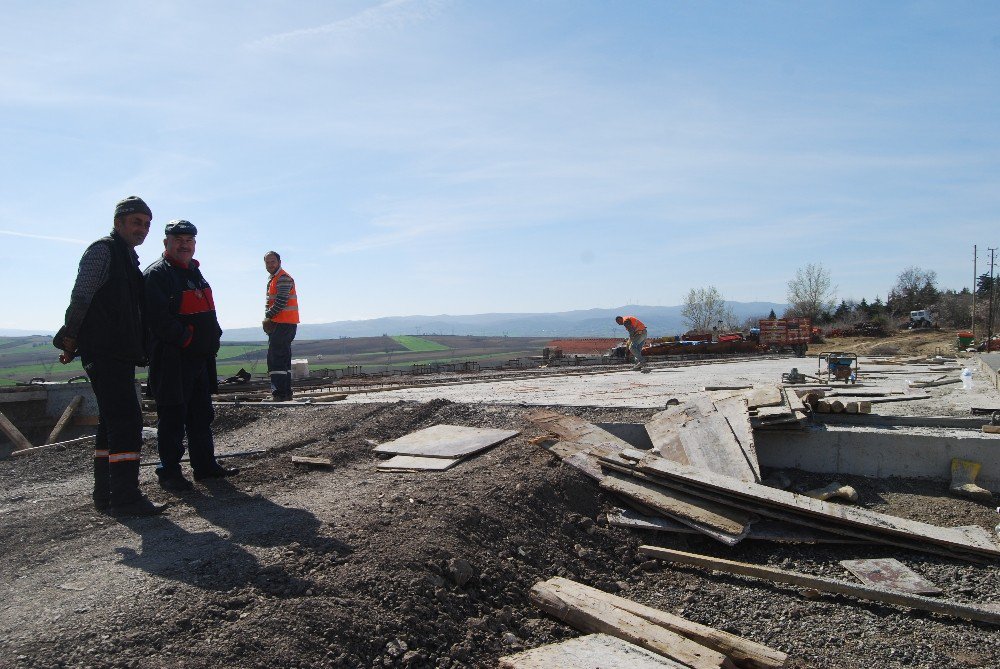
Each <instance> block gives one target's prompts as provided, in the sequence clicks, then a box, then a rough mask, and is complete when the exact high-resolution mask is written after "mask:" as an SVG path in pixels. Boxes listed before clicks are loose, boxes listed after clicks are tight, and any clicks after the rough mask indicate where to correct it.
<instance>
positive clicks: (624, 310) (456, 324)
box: [222, 302, 788, 341]
mask: <svg viewBox="0 0 1000 669" xmlns="http://www.w3.org/2000/svg"><path fill="white" fill-rule="evenodd" d="M726 305H727V306H728V307H730V308H731V309H732V310H733V314H734V315H735V316H736V320H737V322H740V321H743V320H745V319H746V318H750V317H763V316H767V314H768V312H769V311H771V309H774V311H775V313H777V314H779V315H780V314H781V313H782V312H783V311H784V310H785V309H786V308H787V306H788V305H786V304H777V303H774V302H726ZM681 309H683V307H682V306H680V305H678V306H674V307H651V306H644V305H639V304H634V305H626V306H622V307H615V308H613V309H582V310H577V311H562V312H555V313H536V314H531V313H525V314H518V313H506V314H470V315H465V316H449V315H447V314H441V315H438V316H390V317H386V318H373V319H370V320H363V321H335V322H333V323H305V324H301V325H299V329H298V334H297V335H296V339H298V340H303V339H337V338H339V337H378V336H381V335H383V334H388V335H398V334H411V335H420V334H440V335H479V336H494V337H496V336H503V335H506V336H508V337H617V336H619V335H621V333H622V332H623V330H622V327H621V326H620V325H618V324H617V323H615V316H618V315H625V316H627V315H633V316H635V317H637V318H638V319H639V320H641V321H642V322H644V323H645V324H646V327H648V328H649V333H650V336H654V337H660V336H665V335H673V334H681V333H682V332H684V331H685V330H687V328H686V327H685V325H684V319H683V317H682V316H681ZM222 339H223V340H224V341H262V340H264V339H265V336H264V333H263V332H262V331H261V330H260V328H236V329H233V330H227V331H226V332H225V333H224V334H223V335H222Z"/></svg>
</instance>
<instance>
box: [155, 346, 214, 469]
mask: <svg viewBox="0 0 1000 669" xmlns="http://www.w3.org/2000/svg"><path fill="white" fill-rule="evenodd" d="M180 365H181V369H180V370H178V371H179V372H180V377H181V398H182V403H181V404H168V405H161V404H160V402H159V400H157V403H156V414H157V418H158V419H157V422H156V441H157V449H158V451H159V454H160V466H159V467H157V471H156V473H157V475H159V476H161V477H165V478H170V477H175V476H180V475H181V458H182V457H184V436H185V435H187V446H188V451H190V453H191V469H193V470H194V471H195V473H198V472H208V471H210V470H211V469H212V468H213V467H215V466H216V463H215V441H214V440H213V438H212V421H214V420H215V409H213V408H212V394H211V385H210V379H209V378H208V374H209V368H208V361H206V360H182V361H181V363H180ZM175 373H176V372H175Z"/></svg>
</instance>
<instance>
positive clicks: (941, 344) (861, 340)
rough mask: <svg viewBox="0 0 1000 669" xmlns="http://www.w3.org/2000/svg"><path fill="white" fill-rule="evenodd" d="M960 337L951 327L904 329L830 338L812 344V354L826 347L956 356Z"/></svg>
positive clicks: (874, 352)
mask: <svg viewBox="0 0 1000 669" xmlns="http://www.w3.org/2000/svg"><path fill="white" fill-rule="evenodd" d="M957 339H958V337H957V336H956V334H955V333H954V332H952V331H950V330H901V331H899V332H897V333H896V334H894V335H892V336H890V337H843V338H840V339H834V338H827V339H826V341H824V342H823V343H822V344H810V345H809V353H810V355H813V354H818V353H820V352H822V351H841V352H844V353H857V354H858V355H903V356H917V355H919V356H933V355H944V356H954V355H956V354H957V353H958V351H957V350H956V346H955V344H956V340H957Z"/></svg>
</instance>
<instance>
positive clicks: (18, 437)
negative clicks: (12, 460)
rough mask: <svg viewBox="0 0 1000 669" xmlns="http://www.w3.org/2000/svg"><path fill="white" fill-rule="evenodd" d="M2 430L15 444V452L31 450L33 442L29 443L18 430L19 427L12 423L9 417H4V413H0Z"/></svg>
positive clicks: (0, 428)
mask: <svg viewBox="0 0 1000 669" xmlns="http://www.w3.org/2000/svg"><path fill="white" fill-rule="evenodd" d="M0 430H3V432H4V434H6V435H7V437H8V438H9V439H10V441H11V443H12V444H14V446H15V448H14V450H15V451H21V450H24V449H26V448H31V442H30V441H28V438H27V437H25V436H24V435H23V434H21V431H20V430H19V429H17V426H15V425H14V424H13V423H11V422H10V420H9V419H8V418H7V416H5V415H3V412H2V411H0Z"/></svg>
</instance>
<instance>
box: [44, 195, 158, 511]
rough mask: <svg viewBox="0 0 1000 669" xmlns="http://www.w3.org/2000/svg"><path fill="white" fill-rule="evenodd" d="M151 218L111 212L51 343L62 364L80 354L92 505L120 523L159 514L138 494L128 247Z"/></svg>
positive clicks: (128, 203)
mask: <svg viewBox="0 0 1000 669" xmlns="http://www.w3.org/2000/svg"><path fill="white" fill-rule="evenodd" d="M152 219H153V213H152V212H151V211H150V209H149V207H148V206H147V205H146V203H145V202H143V201H142V198H138V197H135V196H132V197H127V198H125V199H124V200H122V201H121V202H119V203H118V204H117V205H115V216H114V229H113V230H112V231H111V234H110V235H108V236H107V237H102V238H101V239H98V240H97V241H96V242H94V243H93V244H91V245H90V246H89V247H87V250H86V251H84V253H83V257H82V258H81V259H80V267H79V269H78V271H77V276H76V282H75V283H74V284H73V293H72V295H71V297H70V304H69V308H68V309H66V320H65V322H64V324H63V326H62V328H60V330H59V332H58V333H57V334H56V336H55V338H54V339H53V344H55V346H56V348H59V349H62V351H63V353H62V354H61V355H60V356H59V359H60V360H61V361H62V362H63V363H64V364H65V363H68V362H70V361H71V360H72V359H73V358H74V357H76V355H77V354H79V356H80V360H81V362H82V363H83V369H84V371H86V372H87V376H88V377H89V378H90V383H91V385H92V387H93V389H94V396H95V397H96V399H97V409H98V413H99V414H100V419H99V421H98V424H97V441H96V444H95V450H94V506H95V507H96V508H98V509H101V510H109V511H111V512H112V513H114V514H116V515H121V516H152V515H155V514H158V513H162V512H163V510H164V509H165V508H166V505H164V504H155V503H153V502H151V501H150V500H149V499H147V498H146V497H145V496H143V494H142V492H140V490H139V452H140V450H141V448H142V406H141V405H140V404H139V397H138V395H137V393H136V387H135V368H136V365H140V366H144V365H145V364H146V352H145V346H144V329H143V321H142V303H143V287H142V274H141V273H140V272H139V257H138V256H137V255H136V253H135V247H136V246H139V245H140V244H142V243H143V241H145V239H146V235H147V234H148V233H149V223H150V221H151V220H152Z"/></svg>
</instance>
